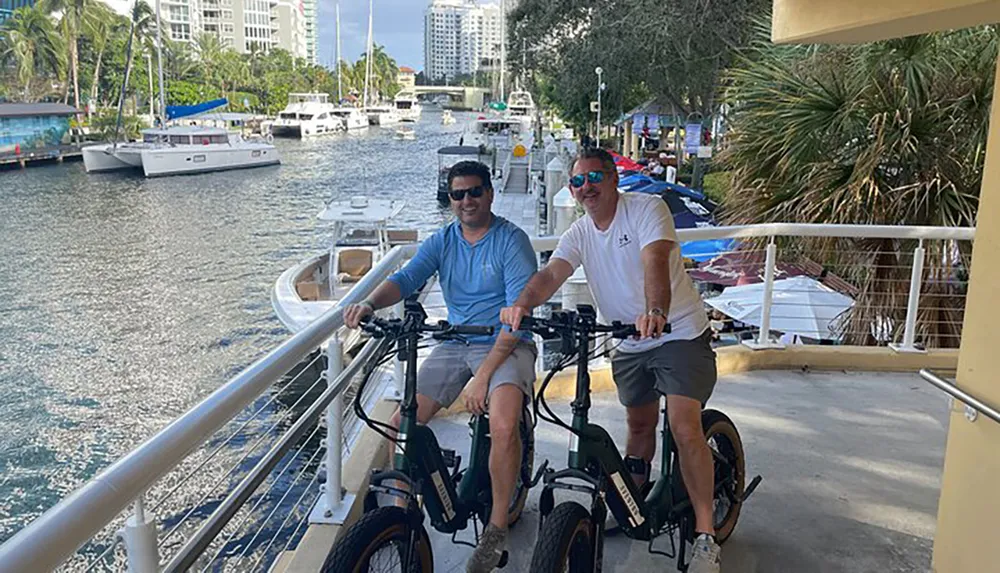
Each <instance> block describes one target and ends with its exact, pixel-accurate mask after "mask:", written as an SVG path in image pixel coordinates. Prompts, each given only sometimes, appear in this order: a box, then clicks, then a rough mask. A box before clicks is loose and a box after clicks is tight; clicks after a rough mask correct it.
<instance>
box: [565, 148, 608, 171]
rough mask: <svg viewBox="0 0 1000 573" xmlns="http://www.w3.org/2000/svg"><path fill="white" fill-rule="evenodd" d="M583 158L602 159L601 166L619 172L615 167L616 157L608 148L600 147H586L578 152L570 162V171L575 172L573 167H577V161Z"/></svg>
mask: <svg viewBox="0 0 1000 573" xmlns="http://www.w3.org/2000/svg"><path fill="white" fill-rule="evenodd" d="M581 159H600V160H601V166H602V167H604V168H605V169H607V170H608V171H611V172H617V170H616V168H615V158H614V157H612V156H611V154H610V153H608V152H607V151H606V150H604V149H601V148H600V147H584V148H583V149H581V150H580V152H579V153H577V154H576V157H574V158H573V161H572V162H571V163H570V164H569V172H570V173H572V172H573V168H574V167H576V162H577V161H580V160H581Z"/></svg>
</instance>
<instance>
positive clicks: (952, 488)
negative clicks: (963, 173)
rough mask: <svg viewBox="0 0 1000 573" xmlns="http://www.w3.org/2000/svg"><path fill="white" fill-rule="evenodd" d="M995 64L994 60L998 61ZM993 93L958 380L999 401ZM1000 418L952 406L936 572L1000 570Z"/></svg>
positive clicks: (999, 263)
mask: <svg viewBox="0 0 1000 573" xmlns="http://www.w3.org/2000/svg"><path fill="white" fill-rule="evenodd" d="M997 69H998V70H1000V61H998V67H997ZM998 93H1000V92H998V91H996V90H994V92H993V109H992V112H991V116H990V132H989V140H988V143H987V146H986V167H985V171H984V173H983V186H982V190H981V191H980V202H979V213H978V216H977V225H976V241H975V244H974V245H973V248H972V275H971V277H970V280H969V296H968V298H967V299H966V303H965V323H964V324H963V327H962V328H963V330H962V347H961V349H960V354H959V359H958V372H957V378H958V385H959V386H961V387H962V388H963V389H965V390H966V391H968V392H970V393H972V394H973V395H974V396H977V397H978V398H979V399H981V400H983V401H985V402H986V403H988V404H992V405H994V406H996V405H998V404H1000V383H998V381H1000V373H998V370H997V368H996V363H995V362H994V360H995V359H996V347H997V343H996V327H997V321H998V320H1000V307H998V306H997V300H998V296H1000V288H998V285H1000V189H998V188H997V186H998V185H1000V97H998ZM998 476H1000V424H997V423H995V422H993V421H992V420H989V419H988V418H985V417H983V416H980V417H979V419H978V420H977V421H976V422H971V423H970V422H969V421H968V420H966V419H965V416H964V415H963V414H962V413H960V412H955V411H953V412H952V414H951V424H950V426H949V431H948V446H947V450H946V452H945V461H944V477H943V481H942V485H941V500H940V502H939V504H938V526H937V536H936V537H935V539H934V559H933V562H932V566H933V567H934V569H935V571H938V572H939V573H951V572H952V571H955V572H964V571H984V572H985V571H1000V552H998V550H997V546H996V541H997V536H998V534H1000V526H998V525H997V516H998V515H1000V489H998V488H997V485H998V484H1000V477H998Z"/></svg>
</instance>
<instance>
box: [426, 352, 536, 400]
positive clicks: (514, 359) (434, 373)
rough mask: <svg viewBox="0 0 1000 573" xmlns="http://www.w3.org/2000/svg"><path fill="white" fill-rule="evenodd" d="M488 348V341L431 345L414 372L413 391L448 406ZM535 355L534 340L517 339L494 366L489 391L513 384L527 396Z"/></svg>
mask: <svg viewBox="0 0 1000 573" xmlns="http://www.w3.org/2000/svg"><path fill="white" fill-rule="evenodd" d="M492 349H493V345H492V344H470V345H468V346H465V345H464V344H439V345H437V346H435V347H434V348H433V349H431V353H430V354H429V355H428V356H427V358H425V359H424V362H423V364H421V365H420V370H419V371H418V372H417V394H423V395H424V396H427V397H428V398H430V399H432V400H434V401H435V402H437V403H438V404H440V405H441V406H443V407H445V408H447V407H448V406H451V404H452V402H454V401H455V400H456V399H457V398H458V396H459V394H461V393H462V389H463V388H465V385H466V384H467V383H468V382H469V380H472V376H473V374H475V373H476V370H477V369H478V368H479V365H480V364H482V363H483V360H485V359H486V355H487V354H489V353H490V350H492ZM537 355H538V350H537V349H536V348H535V343H534V342H531V341H520V342H518V343H517V346H515V347H514V352H512V353H511V355H510V356H508V357H507V360H504V362H503V364H501V365H500V367H499V368H497V371H496V372H494V373H493V378H490V390H489V393H490V394H492V393H493V391H494V390H496V389H497V388H498V387H500V386H503V385H504V384H513V385H515V386H517V387H518V388H520V389H521V392H524V395H525V396H527V397H528V398H531V396H533V393H534V387H535V357H536V356H537Z"/></svg>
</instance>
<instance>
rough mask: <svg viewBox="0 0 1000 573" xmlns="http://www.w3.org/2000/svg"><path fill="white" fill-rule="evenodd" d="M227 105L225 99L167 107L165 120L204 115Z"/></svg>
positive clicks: (227, 101)
mask: <svg viewBox="0 0 1000 573" xmlns="http://www.w3.org/2000/svg"><path fill="white" fill-rule="evenodd" d="M227 103H229V100H227V99H226V98H219V99H216V100H212V101H207V102H205V103H199V104H195V105H168V106H167V119H168V120H171V119H180V118H182V117H188V116H189V115H198V114H199V113H204V112H206V111H209V110H212V109H215V108H217V107H222V106H224V105H226V104H227Z"/></svg>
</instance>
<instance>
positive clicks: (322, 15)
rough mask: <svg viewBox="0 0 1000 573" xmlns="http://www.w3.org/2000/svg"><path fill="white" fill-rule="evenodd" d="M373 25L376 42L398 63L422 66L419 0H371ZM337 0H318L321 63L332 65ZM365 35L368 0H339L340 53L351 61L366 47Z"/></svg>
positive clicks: (425, 5)
mask: <svg viewBox="0 0 1000 573" xmlns="http://www.w3.org/2000/svg"><path fill="white" fill-rule="evenodd" d="M374 4H375V11H374V20H373V26H372V27H373V29H374V35H375V42H376V43H378V44H381V45H384V46H385V50H386V52H387V53H388V54H389V55H390V56H392V57H393V58H395V60H396V62H397V63H398V64H399V65H401V66H410V67H411V68H414V69H416V70H420V69H423V67H424V10H425V9H426V7H427V3H426V2H425V1H421V0H374ZM336 5H337V0H319V7H318V8H319V11H318V14H317V17H316V19H317V22H316V25H317V28H318V30H319V54H318V58H319V61H320V63H321V64H325V65H332V63H333V61H334V60H335V59H336V38H337V17H336ZM367 38H368V2H367V1H365V0H340V43H341V46H342V49H343V54H342V57H343V58H344V59H347V60H350V61H354V60H356V59H358V56H360V55H361V54H363V53H364V51H365V41H366V40H367Z"/></svg>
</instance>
